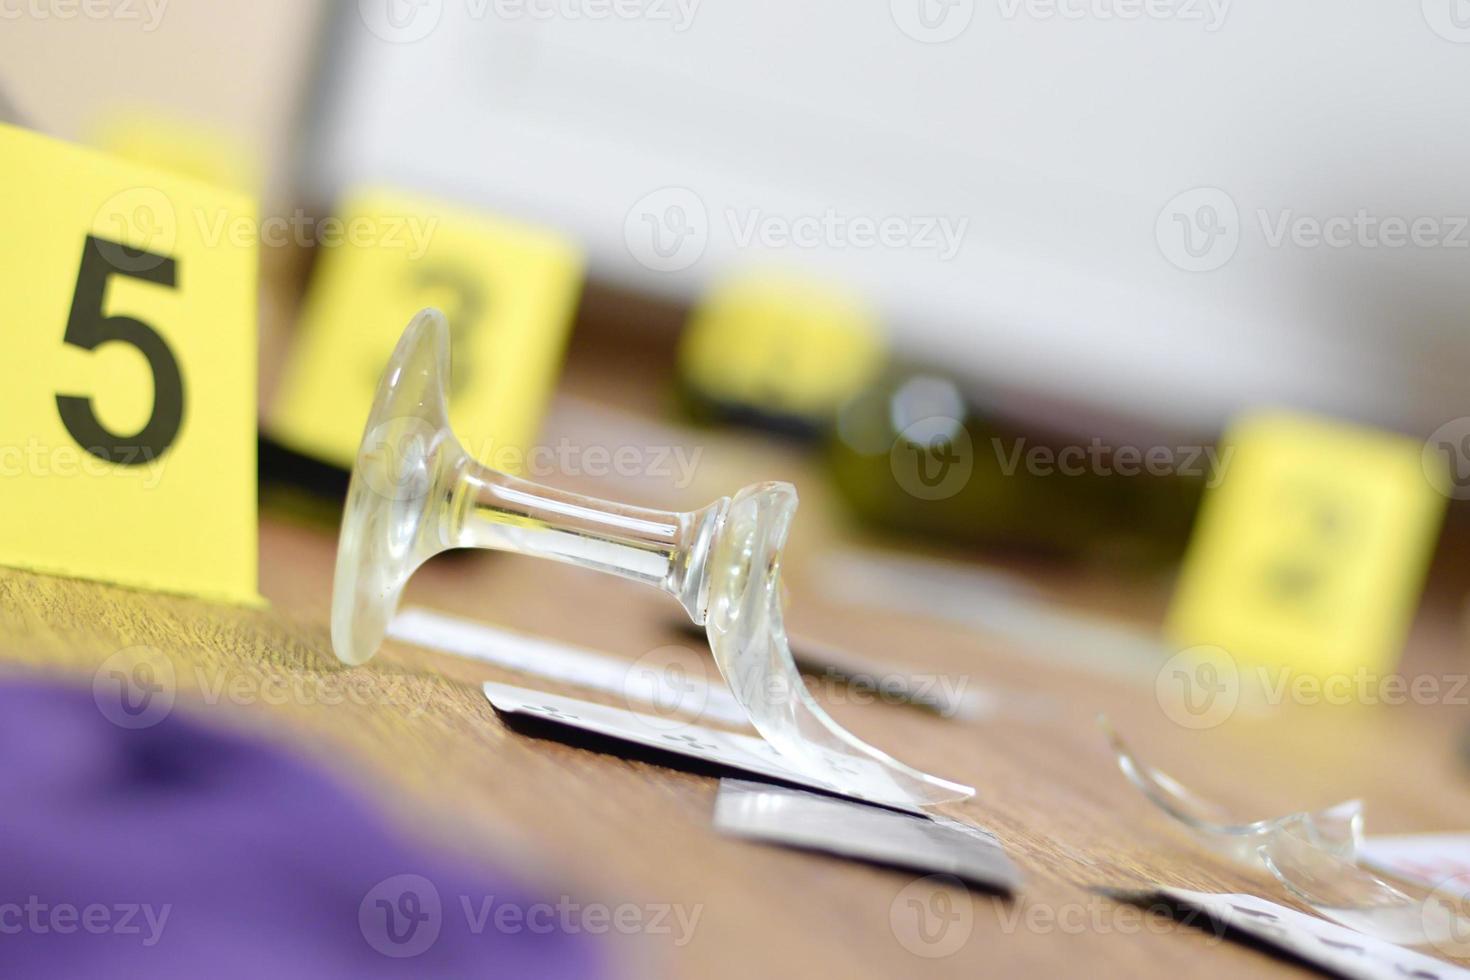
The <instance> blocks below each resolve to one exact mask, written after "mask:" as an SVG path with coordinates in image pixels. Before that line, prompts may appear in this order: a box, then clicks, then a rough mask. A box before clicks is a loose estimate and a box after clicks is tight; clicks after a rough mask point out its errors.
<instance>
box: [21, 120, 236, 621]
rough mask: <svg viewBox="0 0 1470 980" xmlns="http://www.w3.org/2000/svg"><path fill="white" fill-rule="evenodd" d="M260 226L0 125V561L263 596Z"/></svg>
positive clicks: (142, 170)
mask: <svg viewBox="0 0 1470 980" xmlns="http://www.w3.org/2000/svg"><path fill="white" fill-rule="evenodd" d="M255 221H256V212H255V205H254V203H253V202H252V201H250V200H249V199H248V198H245V197H243V196H240V195H238V194H235V193H232V192H227V191H222V190H218V189H215V188H212V187H208V186H206V185H204V184H201V183H197V182H195V181H193V180H190V179H187V178H184V177H179V176H175V175H173V174H168V173H164V172H162V171H157V170H153V169H150V168H146V167H141V166H138V165H136V164H133V163H129V162H126V161H123V160H119V159H116V158H113V157H109V156H106V155H104V154H100V153H96V152H93V151H91V150H84V149H81V148H79V147H74V146H70V145H68V144H65V143H61V142H58V141H55V140H52V139H49V138H46V137H43V136H39V135H36V134H34V133H29V132H26V131H24V130H21V129H16V128H13V127H7V126H0V276H3V278H4V282H5V288H4V290H3V291H0V323H4V324H5V330H4V338H3V341H0V343H3V344H4V347H5V356H4V357H0V406H3V409H4V410H3V411H0V502H3V506H0V526H3V533H0V562H3V563H4V564H8V565H14V566H19V567H23V568H30V569H34V570H37V571H45V572H53V573H59V574H63V575H75V576H80V577H86V578H100V579H104V580H107V581H110V582H116V583H119V584H123V585H131V586H138V587H144V588H152V589H158V590H161V591H169V592H181V593H192V594H196V595H203V596H208V597H212V598H221V599H227V600H232V601H239V602H255V601H258V599H259V596H258V594H257V591H256V513H255V496H256V494H255V356H256V353H255V351H256V318H255V309H256V277H257V263H258V254H257V249H256V247H255V245H254V244H253V242H244V243H242V242H241V241H240V239H239V236H235V237H233V238H231V239H230V240H224V239H221V238H219V237H218V236H212V235H211V234H210V233H209V230H208V229H210V228H211V227H219V226H220V223H221V222H229V223H233V224H243V225H244V226H245V227H248V228H253V227H254V226H255Z"/></svg>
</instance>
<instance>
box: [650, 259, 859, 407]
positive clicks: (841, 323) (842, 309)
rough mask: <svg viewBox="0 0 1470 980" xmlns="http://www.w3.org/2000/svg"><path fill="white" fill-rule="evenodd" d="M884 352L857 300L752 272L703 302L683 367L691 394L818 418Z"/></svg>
mask: <svg viewBox="0 0 1470 980" xmlns="http://www.w3.org/2000/svg"><path fill="white" fill-rule="evenodd" d="M884 354H885V347H884V341H883V335H882V332H881V330H880V328H879V325H878V319H877V317H876V315H875V314H874V313H873V311H872V310H870V309H869V308H868V307H867V306H865V305H864V304H863V303H862V302H860V301H859V300H858V299H856V298H855V297H853V296H851V295H848V294H846V293H843V292H841V291H839V290H836V289H832V288H828V287H824V286H820V285H817V284H814V283H807V282H801V281H798V280H794V279H789V278H786V277H783V276H777V275H751V276H745V277H742V278H738V279H731V280H729V281H727V282H725V283H724V284H722V285H720V286H717V287H715V288H714V289H712V290H711V291H710V292H709V294H708V295H707V296H706V297H705V298H704V299H703V300H702V301H701V302H700V304H699V306H698V307H697V308H696V309H695V311H694V313H693V315H692V316H691V317H690V321H689V325H688V327H687V328H686V330H685V333H684V337H683V341H682V343H681V345H680V351H679V368H680V371H681V373H682V374H683V376H684V381H685V383H686V384H687V385H688V386H689V387H690V388H692V389H693V390H695V391H697V392H698V393H699V394H700V395H701V396H703V397H705V398H709V399H711V400H713V401H715V402H719V403H722V404H726V405H744V406H750V407H753V408H756V409H758V410H760V411H762V412H764V413H766V414H769V415H786V416H795V417H799V418H812V419H816V420H823V419H826V418H828V417H830V416H831V415H833V414H834V413H835V412H836V411H837V409H838V408H839V407H840V406H841V405H842V403H843V402H844V401H846V400H847V399H848V398H850V397H851V396H853V395H854V394H856V393H857V392H858V391H859V390H861V389H862V387H863V386H864V385H866V384H867V383H868V382H869V381H871V380H872V379H873V377H874V375H876V374H877V373H878V371H879V369H880V368H881V367H882V365H883V358H884Z"/></svg>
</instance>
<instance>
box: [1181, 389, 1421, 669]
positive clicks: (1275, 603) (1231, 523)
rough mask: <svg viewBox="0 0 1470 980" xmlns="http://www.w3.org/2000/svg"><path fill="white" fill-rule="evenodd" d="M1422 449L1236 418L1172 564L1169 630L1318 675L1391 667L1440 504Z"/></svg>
mask: <svg viewBox="0 0 1470 980" xmlns="http://www.w3.org/2000/svg"><path fill="white" fill-rule="evenodd" d="M1422 448H1423V447H1422V445H1421V444H1420V443H1419V442H1418V441H1417V440H1413V439H1408V438H1405V437H1402V436H1396V435H1391V434H1388V433H1383V432H1377V431H1373V430H1367V429H1361V428H1356V427H1353V426H1350V425H1346V424H1342V423H1336V422H1330V421H1327V420H1323V419H1317V418H1311V417H1307V416H1301V415H1292V414H1286V413H1273V414H1265V415H1258V416H1253V417H1250V418H1247V419H1245V420H1243V421H1241V422H1240V423H1238V424H1237V425H1236V426H1234V428H1233V429H1232V430H1231V432H1230V433H1229V435H1228V437H1227V439H1226V441H1225V445H1224V447H1223V449H1222V455H1221V466H1222V472H1223V479H1222V482H1221V483H1220V485H1219V486H1218V487H1216V488H1215V489H1213V490H1211V491H1209V493H1208V495H1207V496H1206V499H1205V503H1204V506H1203V508H1202V510H1201V513H1200V517H1199V523H1198V525H1197V527H1196V528H1195V532H1194V539H1193V541H1192V542H1191V544H1190V550H1189V554H1188V556H1187V558H1186V561H1185V564H1184V568H1183V571H1182V572H1181V575H1180V580H1179V586H1178V589H1177V591H1176V593H1175V596H1174V603H1173V607H1172V609H1171V611H1170V615H1169V620H1168V633H1169V635H1170V638H1171V640H1172V641H1173V642H1174V643H1176V644H1178V645H1179V646H1182V647H1188V646H1194V645H1197V644H1207V645H1212V646H1219V647H1223V648H1225V649H1226V650H1227V651H1229V652H1230V653H1231V654H1232V655H1233V656H1236V657H1239V658H1242V659H1244V660H1246V661H1248V662H1254V663H1257V664H1264V665H1272V666H1285V667H1290V668H1293V669H1295V670H1299V671H1301V672H1303V673H1305V674H1311V675H1316V676H1318V677H1328V676H1333V675H1344V674H1349V675H1350V674H1353V673H1354V672H1356V671H1359V670H1362V671H1368V672H1376V673H1378V674H1383V673H1385V672H1388V671H1390V670H1392V669H1393V666H1394V663H1395V661H1396V660H1397V657H1398V652H1399V648H1400V647H1401V645H1402V643H1403V638H1404V634H1405V632H1406V630H1407V629H1408V625H1409V620H1410V618H1411V616H1412V615H1413V611H1414V606H1415V604H1416V602H1417V600H1418V597H1419V591H1420V588H1421V586H1422V582H1423V578H1424V573H1425V570H1426V568H1427V567H1428V563H1429V558H1430V553H1431V550H1432V548H1433V545H1434V540H1435V536H1436V532H1437V530H1438V527H1439V522H1440V518H1441V516H1442V514H1443V510H1444V505H1445V498H1444V497H1443V496H1442V495H1441V494H1439V493H1438V492H1436V491H1435V489H1434V487H1433V486H1432V484H1431V481H1430V480H1429V479H1428V478H1427V476H1426V474H1425V470H1424V467H1423V464H1422V458H1421V457H1422Z"/></svg>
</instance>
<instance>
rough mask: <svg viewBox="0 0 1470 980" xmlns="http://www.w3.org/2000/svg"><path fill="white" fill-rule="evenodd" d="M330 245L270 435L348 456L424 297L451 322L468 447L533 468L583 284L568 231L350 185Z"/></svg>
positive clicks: (494, 462)
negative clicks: (337, 236)
mask: <svg viewBox="0 0 1470 980" xmlns="http://www.w3.org/2000/svg"><path fill="white" fill-rule="evenodd" d="M339 217H340V221H341V227H342V230H343V234H342V236H341V241H340V243H335V244H334V243H325V242H324V243H323V245H322V246H321V247H320V252H321V254H320V257H319V258H318V261H317V268H316V271H315V273H314V278H313V281H312V285H311V288H310V290H309V295H308V297H307V301H306V308H305V311H304V313H303V315H302V321H301V324H300V327H299V331H298V336H297V338H296V343H295V347H294V349H293V350H292V352H291V358H290V362H289V363H288V364H287V367H286V373H285V376H284V377H283V378H282V380H281V388H280V391H279V392H278V393H277V395H276V399H275V405H274V406H273V411H272V413H271V416H270V430H271V433H272V434H273V435H274V436H275V437H276V438H278V439H280V440H281V441H282V442H283V443H285V444H286V445H288V446H290V447H292V448H293V449H296V450H298V451H300V452H303V453H306V454H307V455H310V456H314V457H316V458H318V459H322V460H325V461H327V462H329V463H333V464H336V465H338V466H341V467H343V468H349V467H350V466H351V465H352V461H353V458H354V456H355V455H356V452H357V446H358V443H359V442H361V440H362V435H363V432H362V427H363V424H364V422H365V421H366V419H367V416H368V409H369V408H370V407H371V406H372V399H373V392H374V391H375V390H376V388H377V383H378V376H379V375H380V374H381V373H382V371H383V366H384V365H385V364H387V362H388V358H389V355H391V354H392V353H393V347H394V345H395V344H396V343H397V342H398V337H399V335H400V334H402V333H403V328H404V326H405V325H406V324H407V323H408V321H409V319H410V318H412V316H413V315H414V314H415V313H417V312H418V311H419V310H420V309H423V308H424V307H426V306H434V307H438V308H439V309H441V310H443V311H444V313H445V315H446V316H447V317H448V319H449V326H450V330H451V331H452V333H453V338H454V342H453V358H454V362H453V372H454V375H453V378H452V385H451V392H450V396H451V400H450V405H449V414H450V418H451V420H452V423H453V425H454V428H455V430H456V431H459V432H463V433H464V442H465V447H466V449H468V450H469V451H470V452H472V453H474V454H475V455H476V456H478V457H479V458H480V460H481V461H482V462H484V463H486V464H488V465H490V466H494V467H496V468H498V469H502V470H506V471H510V472H516V473H524V472H525V470H526V454H527V453H528V452H529V451H530V449H531V446H532V444H533V442H534V440H535V438H536V435H537V430H538V429H539V427H540V424H541V418H542V415H543V414H544V413H545V409H546V402H547V399H548V398H549V396H550V394H551V390H552V387H553V386H554V384H555V382H556V376H557V373H558V370H559V369H560V366H561V358H562V353H563V351H564V349H565V347H566V339H567V336H568V333H569V331H570V328H571V323H572V318H573V316H574V314H575V313H576V306H577V299H578V296H579V294H580V292H581V283H582V267H583V260H582V255H581V252H580V250H579V249H578V248H577V247H576V246H575V245H574V244H572V243H571V242H570V241H568V240H567V239H565V238H563V237H561V236H560V235H558V234H556V233H554V232H551V231H547V230H544V229H540V228H534V227H530V226H527V225H521V224H517V223H514V222H511V221H508V220H504V219H501V218H496V217H491V216H488V215H483V214H478V213H473V212H469V211H465V210H462V209H457V208H454V207H452V206H449V205H441V204H433V203H428V202H424V201H420V200H416V199H413V198H409V197H403V196H400V195H396V194H392V193H389V192H385V191H374V192H368V193H362V194H358V195H355V196H353V197H352V198H351V199H350V200H349V201H347V202H346V203H345V205H344V207H343V209H342V211H341V214H340V215H339Z"/></svg>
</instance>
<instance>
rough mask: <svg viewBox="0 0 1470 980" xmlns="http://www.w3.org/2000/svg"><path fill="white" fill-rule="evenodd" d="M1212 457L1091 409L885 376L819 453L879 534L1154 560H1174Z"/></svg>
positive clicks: (913, 374)
mask: <svg viewBox="0 0 1470 980" xmlns="http://www.w3.org/2000/svg"><path fill="white" fill-rule="evenodd" d="M1213 453H1214V450H1213V447H1211V446H1210V445H1208V444H1207V443H1206V442H1205V441H1203V440H1200V439H1198V438H1191V437H1188V436H1180V435H1171V434H1167V433H1161V432H1156V431H1151V427H1150V426H1147V425H1145V424H1141V423H1139V422H1137V421H1133V420H1123V419H1117V418H1109V417H1107V416H1104V415H1103V414H1102V413H1100V412H1098V411H1096V410H1094V409H1092V408H1090V407H1088V406H1082V405H1067V404H1062V403H1058V402H1054V401H1048V400H1042V399H1038V398H1034V397H1030V396H1027V395H1024V394H1015V393H1009V394H1005V395H1003V396H1002V395H997V394H994V393H992V394H990V396H989V397H986V395H984V394H980V393H977V392H976V391H975V390H968V391H967V390H962V388H961V385H960V384H959V383H957V382H956V381H955V380H953V379H951V378H948V377H945V376H944V375H943V374H940V373H937V372H933V371H927V370H924V369H919V368H913V367H903V366H894V367H891V368H889V369H888V370H887V371H885V372H884V373H882V375H881V376H880V377H879V379H878V380H877V381H876V382H874V383H872V384H870V385H869V386H868V387H866V388H865V389H864V390H863V391H862V392H861V393H860V394H858V395H856V396H855V397H853V398H851V399H850V400H849V401H848V402H847V403H846V404H845V405H844V406H843V407H842V408H841V409H840V410H839V412H838V414H837V416H836V419H835V424H833V425H832V426H831V427H830V437H829V439H828V453H827V455H828V462H829V465H830V472H831V474H832V476H833V479H834V481H835V483H836V486H837V487H838V489H839V491H840V495H841V496H842V498H843V499H844V500H845V501H846V502H847V503H848V505H849V506H850V507H851V508H852V510H853V511H854V512H855V513H856V514H857V515H858V516H859V517H860V518H861V519H863V520H864V521H865V522H867V523H869V524H871V525H873V526H875V527H878V528H884V529H888V530H892V531H897V532H902V533H906V534H914V535H921V536H924V537H927V538H931V539H935V540H937V541H940V542H945V543H949V544H979V545H985V546H997V545H998V546H1006V547H1016V548H1020V549H1025V550H1031V551H1039V552H1045V553H1050V554H1056V555H1066V556H1075V557H1086V558H1097V559H1100V560H1104V561H1110V562H1118V563H1122V564H1155V563H1159V562H1166V561H1171V560H1174V559H1176V558H1178V556H1179V555H1181V554H1182V553H1183V550H1184V547H1185V545H1186V543H1187V540H1188V536H1189V531H1190V527H1191V524H1192V522H1193V519H1194V513H1195V511H1196V509H1197V507H1198V504H1199V500H1200V496H1201V494H1202V492H1203V490H1204V487H1205V485H1206V483H1207V482H1208V481H1209V479H1210V477H1211V476H1212V474H1213V469H1214V466H1213V461H1214V459H1215V457H1214V455H1213Z"/></svg>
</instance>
